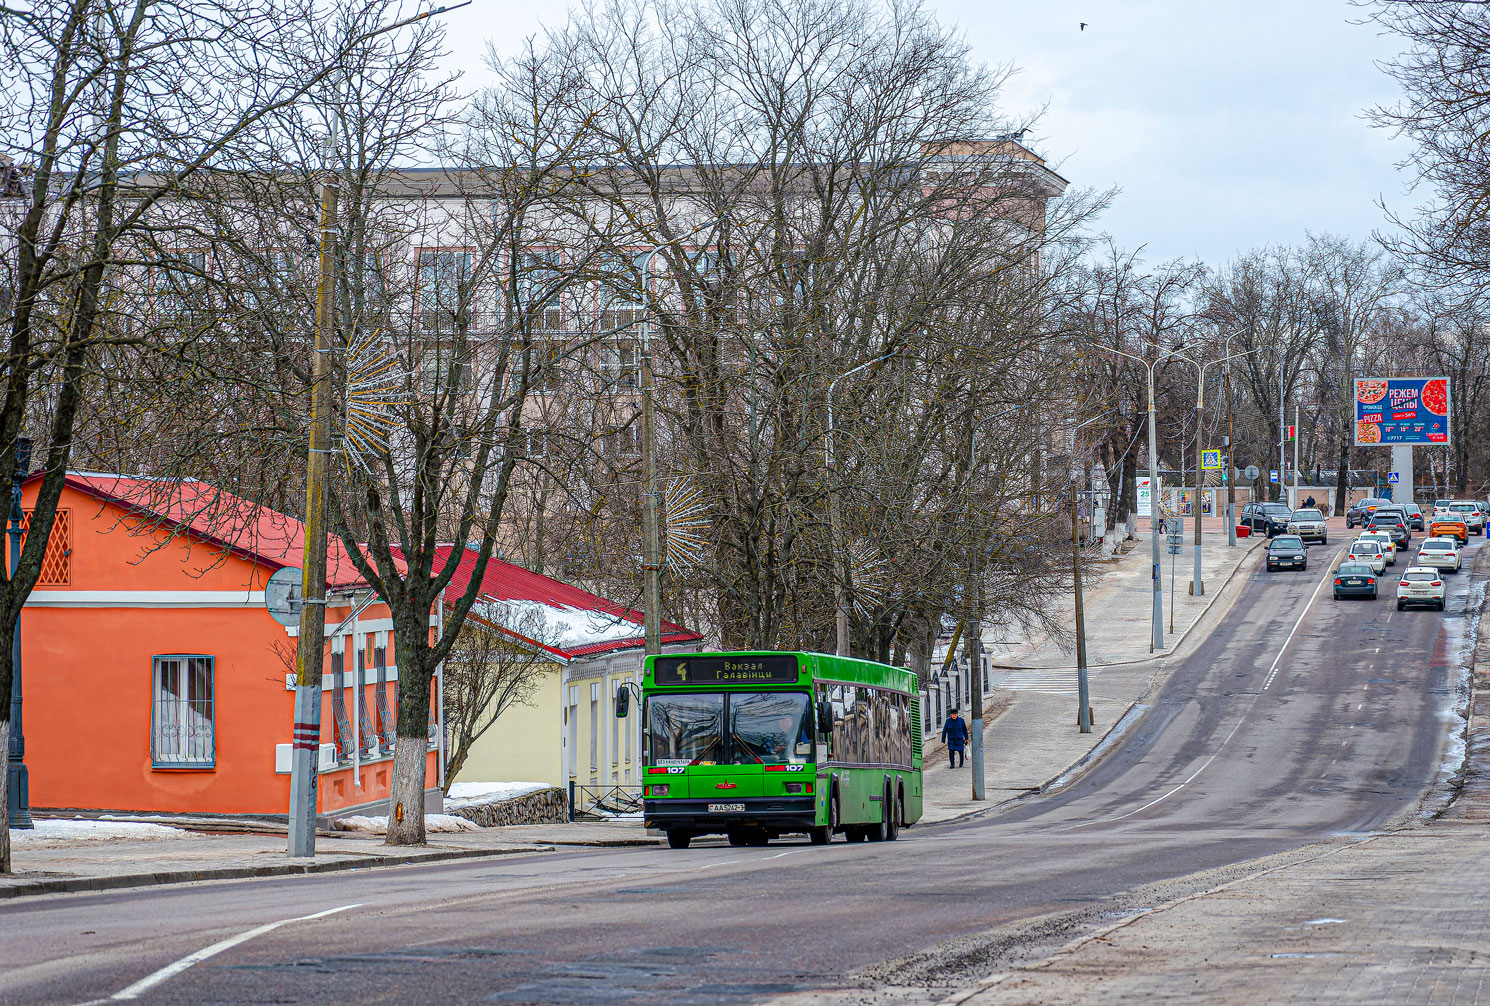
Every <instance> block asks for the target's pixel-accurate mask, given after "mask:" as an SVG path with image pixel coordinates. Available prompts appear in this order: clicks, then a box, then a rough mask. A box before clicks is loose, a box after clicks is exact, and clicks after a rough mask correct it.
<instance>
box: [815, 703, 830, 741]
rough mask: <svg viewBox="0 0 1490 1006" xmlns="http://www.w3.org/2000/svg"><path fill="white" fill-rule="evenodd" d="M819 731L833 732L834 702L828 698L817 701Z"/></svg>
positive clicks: (821, 732) (823, 732)
mask: <svg viewBox="0 0 1490 1006" xmlns="http://www.w3.org/2000/svg"><path fill="white" fill-rule="evenodd" d="M817 732H818V733H820V734H831V733H832V732H833V704H832V703H831V702H829V701H828V700H827V699H818V701H817Z"/></svg>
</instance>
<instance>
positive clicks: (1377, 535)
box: [1356, 531, 1397, 566]
mask: <svg viewBox="0 0 1490 1006" xmlns="http://www.w3.org/2000/svg"><path fill="white" fill-rule="evenodd" d="M1356 541H1374V542H1376V543H1377V544H1379V545H1380V546H1381V547H1382V548H1384V549H1386V553H1387V565H1388V566H1395V565H1397V543H1396V542H1395V541H1393V540H1392V536H1391V535H1389V534H1387V533H1386V532H1385V531H1367V532H1365V533H1364V534H1362V535H1361V536H1360V537H1358V538H1357V539H1356Z"/></svg>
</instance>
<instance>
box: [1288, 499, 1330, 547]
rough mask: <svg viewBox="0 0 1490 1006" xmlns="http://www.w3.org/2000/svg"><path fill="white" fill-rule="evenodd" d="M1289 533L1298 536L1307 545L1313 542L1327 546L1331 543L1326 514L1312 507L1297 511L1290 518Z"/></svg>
mask: <svg viewBox="0 0 1490 1006" xmlns="http://www.w3.org/2000/svg"><path fill="white" fill-rule="evenodd" d="M1288 533H1289V534H1296V535H1298V536H1299V537H1300V538H1302V539H1304V542H1305V543H1308V542H1309V541H1311V540H1312V541H1317V542H1319V543H1320V544H1321V545H1327V544H1329V541H1330V529H1329V527H1328V525H1326V524H1325V522H1324V514H1322V513H1320V512H1319V511H1318V510H1317V509H1314V508H1312V507H1305V508H1303V509H1301V510H1295V511H1294V512H1293V513H1292V514H1291V515H1290V516H1289V518H1288Z"/></svg>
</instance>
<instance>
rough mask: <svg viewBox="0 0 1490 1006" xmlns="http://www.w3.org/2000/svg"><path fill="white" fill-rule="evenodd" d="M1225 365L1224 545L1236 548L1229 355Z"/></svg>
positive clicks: (1234, 466)
mask: <svg viewBox="0 0 1490 1006" xmlns="http://www.w3.org/2000/svg"><path fill="white" fill-rule="evenodd" d="M1226 348H1227V350H1228V351H1229V350H1230V349H1231V340H1230V339H1228V340H1227V341H1226ZM1227 361H1228V362H1227V364H1226V468H1225V471H1226V544H1227V545H1229V546H1231V547H1232V548H1235V547H1236V458H1235V457H1234V452H1235V450H1236V447H1235V443H1236V441H1235V440H1234V439H1233V438H1234V437H1235V436H1236V434H1235V432H1234V431H1233V430H1232V428H1231V363H1230V354H1229V353H1228V356H1227Z"/></svg>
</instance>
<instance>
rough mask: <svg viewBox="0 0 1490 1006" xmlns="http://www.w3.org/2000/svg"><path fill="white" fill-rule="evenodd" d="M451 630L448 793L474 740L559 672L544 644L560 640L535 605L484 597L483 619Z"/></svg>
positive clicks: (469, 620)
mask: <svg viewBox="0 0 1490 1006" xmlns="http://www.w3.org/2000/svg"><path fill="white" fill-rule="evenodd" d="M493 623H495V624H493ZM447 631H453V632H454V635H455V643H454V645H452V646H451V647H450V651H449V653H448V654H446V656H445V730H446V732H447V735H448V737H449V752H450V755H449V761H448V763H447V764H446V775H445V780H446V781H445V792H446V793H447V794H448V793H449V792H450V787H451V785H453V784H454V782H455V777H456V776H457V775H459V774H460V770H461V766H463V765H465V763H466V759H467V758H468V757H469V756H470V754H471V748H472V746H473V745H474V744H475V743H476V741H478V740H480V739H481V738H482V737H483V736H484V735H485V734H486V733H487V731H489V730H490V729H491V728H492V727H493V726H495V725H496V723H497V720H498V719H499V718H500V717H501V715H502V714H503V713H505V712H507V711H508V710H509V709H511V708H513V707H515V706H531V705H532V704H533V698H534V696H535V695H536V694H537V692H538V689H539V688H540V687H541V686H542V684H543V679H544V678H545V677H546V676H547V675H549V674H555V673H558V666H557V665H556V664H555V663H554V660H553V657H552V655H551V654H549V653H547V652H546V651H545V650H544V649H543V647H544V646H545V645H553V644H554V643H555V642H556V641H557V640H556V638H555V632H554V628H553V627H552V626H549V625H548V624H547V623H546V621H545V619H544V616H543V612H542V611H541V610H539V609H538V607H537V606H524V605H521V604H515V605H503V604H500V603H493V602H486V603H485V604H484V605H483V608H482V612H481V617H480V618H479V619H478V618H474V617H468V618H467V619H466V620H465V622H464V624H462V625H460V626H458V627H457V628H455V629H453V630H447Z"/></svg>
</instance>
